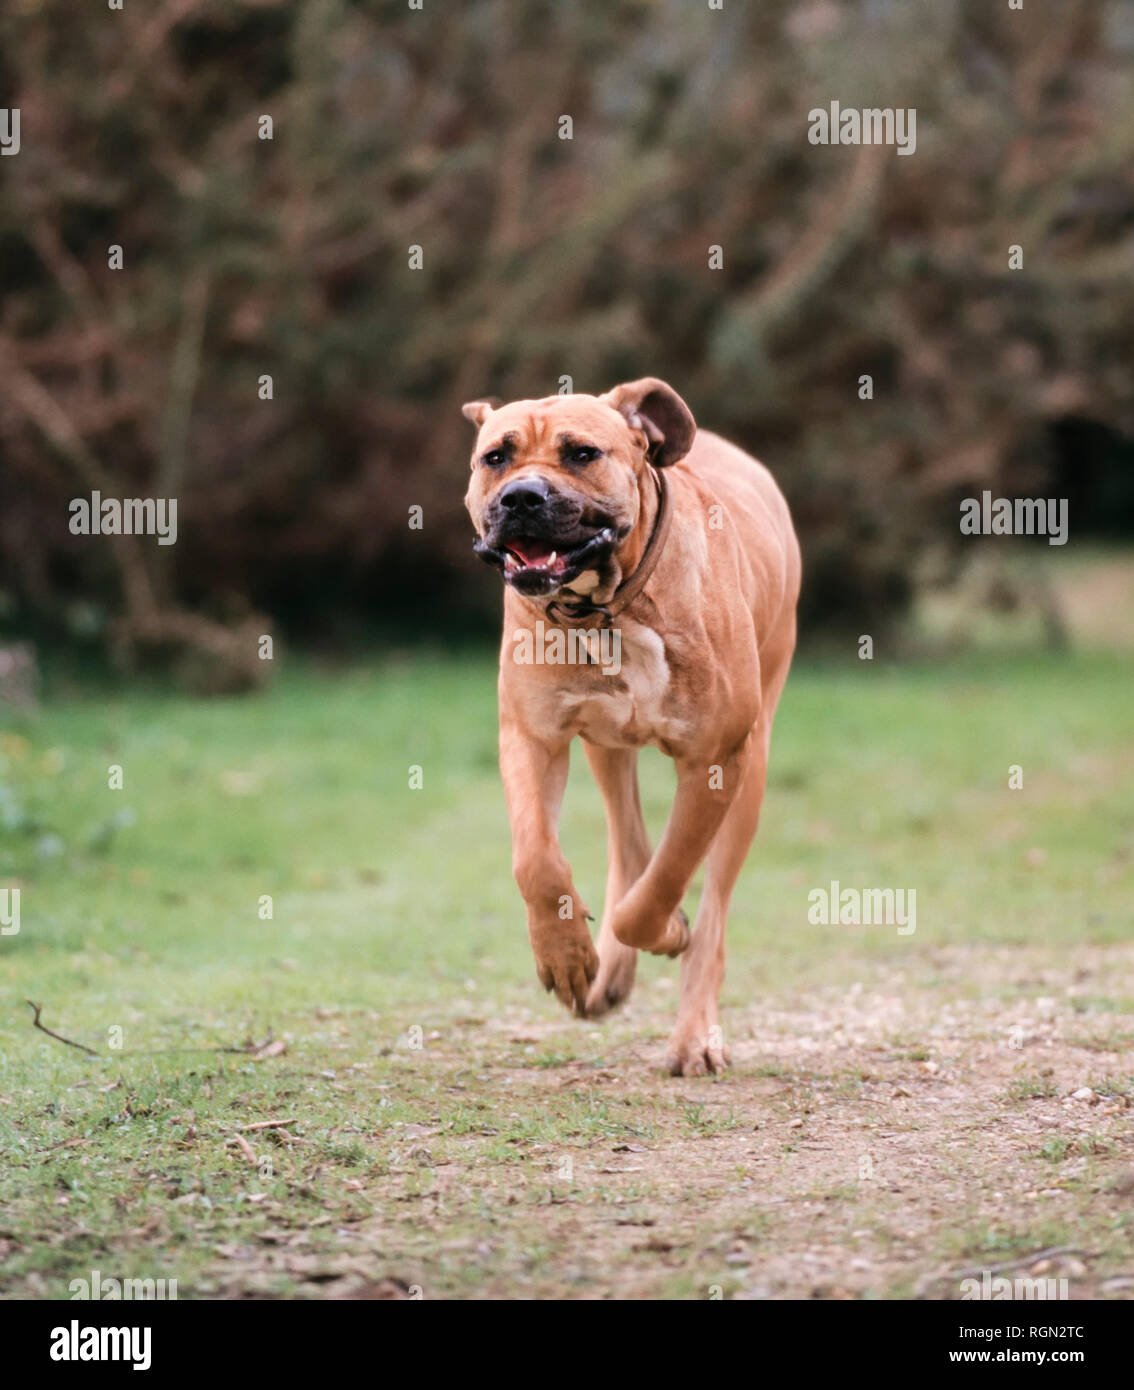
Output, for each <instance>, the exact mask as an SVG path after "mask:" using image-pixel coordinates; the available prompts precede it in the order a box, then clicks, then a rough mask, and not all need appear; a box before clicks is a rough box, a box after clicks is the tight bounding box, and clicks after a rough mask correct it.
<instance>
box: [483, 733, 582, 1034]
mask: <svg viewBox="0 0 1134 1390" xmlns="http://www.w3.org/2000/svg"><path fill="white" fill-rule="evenodd" d="M568 749H569V744H567V743H564V744H563V745H562V746H559V747H549V746H548V745H546V744H544V743H542V742H540V741H539V740H538V739H536V738H534V737H533V736H532V735H531V734H529V733H528V732H527V731H526V730H525V729H523V728H522V727H521V726H520V725H519V724H518V723H516V722H515V721H514V720H511V719H508V718H504V719H502V721H501V725H500V774H501V777H502V778H503V780H504V795H505V797H506V799H507V802H508V819H509V820H510V822H511V825H512V873H513V874H514V875H515V879H516V884H517V886H518V887H519V889H520V892H521V893H522V894H523V897H524V902H525V903H526V904H527V909H528V937H529V939H530V940H531V943H532V954H533V955H534V956H535V963H536V971H537V973H538V975H539V979H540V983H541V984H542V985H543V987H544V988H545V989H549V990H550V989H553V990H554V991H555V994H556V997H557V998H558V999H559V1002H560V1003H561V1004H563V1005H564V1006H565V1007H566V1008H568V1009H571V1008H574V1009H575V1010H576V1011H577V1012H578V1013H580V1014H581V1013H583V1011H584V1008H585V1005H586V999H587V990H588V988H589V987H590V984H591V981H592V980H593V979H594V978H595V975H596V973H597V971H598V954H597V952H596V951H595V948H594V945H593V944H592V942H591V934H590V932H589V931H588V930H587V919H588V918H589V917H590V913H589V912H588V911H587V909H586V906H585V905H584V903H583V900H582V898H580V897H579V895H578V893H577V892H576V891H575V886H574V884H573V883H572V882H571V867H570V865H569V864H568V863H567V860H566V858H565V857H564V855H563V851H562V850H561V849H560V847H559V839H558V820H559V806H560V803H561V802H562V800H563V789H564V787H565V786H566V785H567V768H568V764H569V752H568Z"/></svg>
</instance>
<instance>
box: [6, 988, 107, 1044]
mask: <svg viewBox="0 0 1134 1390" xmlns="http://www.w3.org/2000/svg"><path fill="white" fill-rule="evenodd" d="M24 1003H25V1004H30V1005H31V1007H32V1008H33V1009H34V1010H35V1017H34V1018H33V1019H32V1027H33V1028H38V1029H39V1030H40V1032H41V1033H46V1034H47V1036H48V1037H49V1038H54V1039H55V1041H56V1042H61V1043H66V1044H67V1046H68V1047H77V1048H78V1049H79V1051H80V1052H85V1053H86V1054H87V1056H88V1057H97V1056H98V1055H99V1054H98V1053H97V1052H96V1051H95V1050H94V1048H93V1047H88V1046H87V1045H86V1043H80V1042H72V1041H71V1039H70V1038H65V1037H64V1036H63V1034H62V1033H53V1032H52V1031H51V1029H50V1028H48V1026H47V1024H46V1023H40V1021H39V1015H40V1013H41V1012H42V1010H43V1005H42V1004H36V1003H33V1002H32V1000H30V999H25V1000H24Z"/></svg>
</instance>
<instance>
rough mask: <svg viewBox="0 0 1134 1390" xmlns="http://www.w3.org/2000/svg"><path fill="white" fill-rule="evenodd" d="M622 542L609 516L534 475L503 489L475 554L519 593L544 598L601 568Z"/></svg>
mask: <svg viewBox="0 0 1134 1390" xmlns="http://www.w3.org/2000/svg"><path fill="white" fill-rule="evenodd" d="M621 539H622V537H621V536H620V535H619V532H618V528H617V527H616V525H615V523H614V521H613V520H612V519H611V518H610V517H608V516H605V515H600V514H592V515H588V514H587V512H586V510H585V508H584V505H583V503H582V502H580V500H579V499H578V498H574V497H569V496H568V495H566V494H565V493H563V492H560V491H559V490H558V489H557V488H555V487H552V486H551V484H549V483H548V482H547V481H546V480H545V479H543V478H540V477H538V476H534V475H533V476H528V477H525V478H515V479H513V480H512V481H511V482H509V483H505V485H504V486H503V487H502V488H501V489H500V491H499V492H498V493H497V495H496V496H495V497H494V498H493V500H492V502H491V503H490V504H489V506H488V508H487V509H486V511H485V516H484V536H483V537H481V538H479V539H478V540H476V541H475V542H474V543H473V550H474V551H475V553H476V554H477V555H479V556H480V558H481V559H482V560H484V561H486V562H487V563H488V564H490V565H495V566H496V568H497V569H499V570H501V571H502V572H503V575H504V579H505V582H506V583H508V584H511V585H512V587H513V588H514V589H516V590H517V591H518V592H519V593H522V594H525V595H527V596H529V597H540V596H542V595H545V594H551V593H554V592H555V591H556V590H557V589H560V588H562V587H563V586H564V585H565V584H569V583H570V582H571V581H572V580H573V579H575V578H577V577H578V576H579V575H580V574H582V573H583V571H584V570H587V569H595V568H598V567H599V566H600V565H601V564H602V563H603V562H604V561H605V560H606V559H607V558H608V557H609V556H610V554H611V552H612V551H613V550H614V548H615V546H616V545H617V544H618V543H619V541H620V540H621Z"/></svg>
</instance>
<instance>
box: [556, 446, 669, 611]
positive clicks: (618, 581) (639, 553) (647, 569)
mask: <svg viewBox="0 0 1134 1390" xmlns="http://www.w3.org/2000/svg"><path fill="white" fill-rule="evenodd" d="M671 513H672V502H671V500H670V498H669V492H668V485H667V483H666V480H665V478H664V477H663V476H662V475H661V474H660V473H657V472H655V470H654V469H653V468H652V467H647V468H646V470H645V471H644V472H643V473H642V474H641V475H639V478H638V519H637V522H636V523H635V525H634V526H633V527H632V529H631V531H630V534H629V535H628V536H627V537H626V540H625V541H624V542H623V544H622V545H621V546H619V548H618V549H617V550H616V551H615V553H614V556H613V564H612V565H611V570H610V573H609V574H608V575H607V576H606V577H605V578H604V577H603V576H601V575H599V574H598V573H597V572H596V571H586V570H584V572H583V573H582V574H580V575H579V576H577V578H576V579H575V580H574V581H573V582H572V585H571V586H568V585H564V586H563V588H562V589H561V590H560V592H559V593H558V594H556V595H555V596H553V597H551V598H549V599H548V600H547V602H546V604H545V605H544V608H543V611H544V612H545V613H546V614H547V615H548V616H549V617H551V618H552V619H553V620H554V621H557V622H558V621H562V620H564V619H566V620H568V621H575V622H587V621H588V620H590V619H591V618H598V619H599V620H600V621H601V622H602V625H603V626H604V627H609V626H610V625H611V621H612V619H613V618H614V617H615V616H616V615H617V614H618V613H620V612H622V610H623V609H624V608H627V607H629V606H630V604H632V603H633V602H634V600H635V599H636V598H637V597H638V596H639V594H640V593H641V592H642V590H643V589H644V588H645V586H646V585H647V584H648V583H649V580H650V577H651V576H652V574H653V570H654V567H655V565H656V564H657V562H658V558H659V556H660V554H661V550H662V547H663V546H664V545H665V539H666V533H667V531H668V529H669V522H670V516H671Z"/></svg>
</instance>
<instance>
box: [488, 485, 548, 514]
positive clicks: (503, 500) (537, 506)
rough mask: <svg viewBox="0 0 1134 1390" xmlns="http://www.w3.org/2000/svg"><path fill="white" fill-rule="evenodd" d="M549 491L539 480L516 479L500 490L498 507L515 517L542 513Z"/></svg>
mask: <svg viewBox="0 0 1134 1390" xmlns="http://www.w3.org/2000/svg"><path fill="white" fill-rule="evenodd" d="M550 496H551V489H550V488H549V487H548V485H547V484H546V483H545V482H543V481H542V480H541V479H539V478H517V479H516V480H515V482H512V483H509V484H508V485H507V487H503V488H501V489H500V499H499V500H500V505H501V506H502V507H503V508H504V509H505V510H506V511H509V512H512V513H513V514H515V515H517V516H524V515H527V516H530V515H531V514H532V513H533V512H538V511H542V510H543V507H544V504H545V503H546V502H547V499H548V498H549V497H550Z"/></svg>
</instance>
